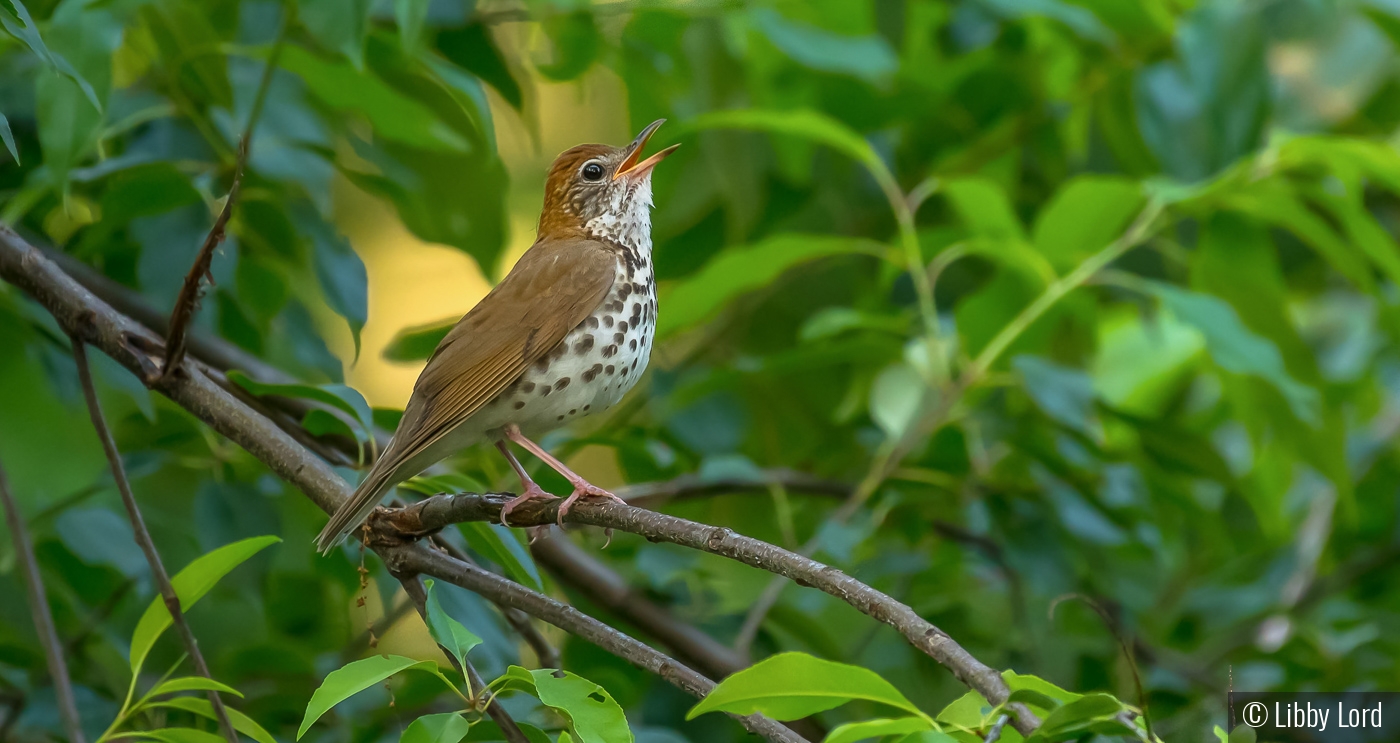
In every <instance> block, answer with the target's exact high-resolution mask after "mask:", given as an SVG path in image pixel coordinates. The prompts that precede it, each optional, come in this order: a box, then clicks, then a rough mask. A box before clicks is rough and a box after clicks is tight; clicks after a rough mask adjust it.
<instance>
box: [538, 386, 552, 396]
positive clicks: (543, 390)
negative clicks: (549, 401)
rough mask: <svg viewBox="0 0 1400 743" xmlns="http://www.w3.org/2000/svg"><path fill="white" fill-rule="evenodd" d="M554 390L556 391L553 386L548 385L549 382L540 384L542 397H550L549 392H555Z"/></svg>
mask: <svg viewBox="0 0 1400 743" xmlns="http://www.w3.org/2000/svg"><path fill="white" fill-rule="evenodd" d="M553 391H554V388H553V387H550V386H549V385H547V384H542V385H540V397H549V393H551V392H553Z"/></svg>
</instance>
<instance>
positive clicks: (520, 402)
mask: <svg viewBox="0 0 1400 743" xmlns="http://www.w3.org/2000/svg"><path fill="white" fill-rule="evenodd" d="M523 407H525V401H524V400H516V401H515V409H516V410H519V409H521V408H523Z"/></svg>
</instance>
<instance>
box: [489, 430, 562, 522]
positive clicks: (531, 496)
mask: <svg viewBox="0 0 1400 743" xmlns="http://www.w3.org/2000/svg"><path fill="white" fill-rule="evenodd" d="M496 448H497V449H499V450H500V451H501V454H502V455H503V456H505V458H506V461H507V462H510V468H511V469H513V470H515V476H516V477H519V478H520V486H521V489H520V495H517V496H515V497H514V498H512V499H511V500H510V502H508V503H506V505H505V506H504V507H503V508H501V526H510V524H509V523H507V520H508V519H509V518H510V512H511V511H513V510H515V508H516V506H519V505H520V504H521V503H524V502H526V501H529V500H535V499H539V498H545V499H553V498H554V496H553V495H551V494H550V493H547V492H545V489H544V488H542V487H540V486H539V485H538V484H536V483H535V481H534V480H532V479H530V474H529V473H528V472H526V471H525V468H524V467H522V466H521V465H520V460H519V459H516V458H515V455H514V454H512V453H511V452H510V447H508V446H506V442H504V441H497V442H496ZM539 536H540V535H539V534H538V533H532V534H531V539H530V541H532V542H533V541H534V540H535V539H537V538H539Z"/></svg>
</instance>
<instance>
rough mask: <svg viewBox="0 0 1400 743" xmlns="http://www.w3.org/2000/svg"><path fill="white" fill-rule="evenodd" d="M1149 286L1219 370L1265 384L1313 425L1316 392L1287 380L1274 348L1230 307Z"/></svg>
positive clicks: (1173, 289)
mask: <svg viewBox="0 0 1400 743" xmlns="http://www.w3.org/2000/svg"><path fill="white" fill-rule="evenodd" d="M1150 286H1151V288H1152V292H1153V293H1154V294H1156V295H1157V297H1158V298H1159V299H1161V301H1162V304H1163V305H1164V306H1166V307H1168V308H1169V309H1170V310H1171V311H1172V314H1174V315H1176V317H1177V319H1179V320H1181V321H1182V322H1185V323H1187V324H1189V325H1192V326H1194V327H1195V328H1196V329H1197V330H1199V331H1200V332H1201V335H1202V336H1204V337H1205V340H1206V348H1207V349H1208V350H1209V351H1210V355H1211V357H1212V358H1214V359H1215V362H1216V363H1217V364H1219V365H1220V366H1221V368H1223V369H1225V370H1227V371H1231V372H1234V373H1236V374H1247V375H1251V376H1255V377H1258V378H1260V379H1262V380H1264V381H1266V382H1268V383H1269V384H1271V385H1273V386H1274V388H1275V389H1277V390H1278V391H1279V392H1280V393H1281V394H1282V395H1283V396H1284V398H1285V399H1286V400H1288V404H1289V407H1290V408H1292V410H1293V414H1294V415H1295V416H1297V418H1298V419H1299V420H1301V421H1303V422H1304V423H1308V424H1316V423H1317V421H1318V420H1319V415H1320V410H1319V408H1320V405H1321V399H1320V396H1319V395H1318V392H1317V390H1315V389H1313V388H1312V387H1309V386H1307V385H1305V384H1303V383H1301V382H1299V381H1298V380H1296V379H1294V378H1293V377H1292V376H1290V375H1289V373H1288V370H1287V369H1286V368H1285V367H1284V365H1283V357H1282V356H1281V355H1280V354H1279V351H1278V347H1277V346H1275V345H1274V344H1273V343H1270V342H1269V341H1268V340H1266V339H1264V338H1263V337H1261V336H1258V335H1256V334H1255V333H1254V332H1253V331H1251V330H1250V329H1249V328H1246V327H1245V326H1244V323H1241V322H1240V318H1239V315H1237V314H1235V310H1234V308H1233V307H1231V306H1230V305H1229V304H1227V303H1225V302H1224V301H1222V300H1220V299H1217V298H1215V297H1212V296H1208V295H1205V294H1197V293H1195V292H1189V291H1186V290H1184V289H1179V288H1177V287H1175V286H1171V285H1168V284H1162V283H1158V282H1153V283H1151V284H1150Z"/></svg>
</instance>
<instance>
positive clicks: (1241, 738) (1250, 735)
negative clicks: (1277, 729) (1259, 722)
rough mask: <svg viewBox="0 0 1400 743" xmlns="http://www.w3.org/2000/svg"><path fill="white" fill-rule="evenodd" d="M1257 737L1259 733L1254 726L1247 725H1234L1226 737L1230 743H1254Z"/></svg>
mask: <svg viewBox="0 0 1400 743" xmlns="http://www.w3.org/2000/svg"><path fill="white" fill-rule="evenodd" d="M1258 737H1259V733H1258V731H1256V730H1255V729H1254V728H1252V727H1250V726H1248V725H1236V726H1235V729H1234V730H1231V731H1230V735H1229V736H1228V737H1227V738H1226V739H1227V740H1228V741H1229V742H1230V743H1254V741H1256V740H1257V739H1258Z"/></svg>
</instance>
